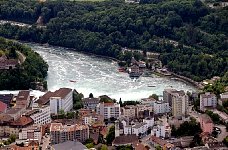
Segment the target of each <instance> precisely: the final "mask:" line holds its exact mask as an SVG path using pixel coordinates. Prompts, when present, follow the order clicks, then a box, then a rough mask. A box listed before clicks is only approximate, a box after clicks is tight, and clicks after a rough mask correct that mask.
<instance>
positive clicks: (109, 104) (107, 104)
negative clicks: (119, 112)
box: [104, 102, 114, 106]
mask: <svg viewBox="0 0 228 150" xmlns="http://www.w3.org/2000/svg"><path fill="white" fill-rule="evenodd" d="M112 105H114V103H111V102H110V103H104V106H112Z"/></svg>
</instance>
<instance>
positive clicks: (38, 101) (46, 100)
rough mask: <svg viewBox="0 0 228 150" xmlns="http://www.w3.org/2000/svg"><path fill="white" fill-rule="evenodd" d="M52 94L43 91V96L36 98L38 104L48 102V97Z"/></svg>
mask: <svg viewBox="0 0 228 150" xmlns="http://www.w3.org/2000/svg"><path fill="white" fill-rule="evenodd" d="M52 95H53V92H51V91H48V92H47V93H45V94H44V95H43V96H41V97H40V98H39V99H38V100H37V103H38V104H40V105H46V104H47V103H48V102H49V99H50V97H51V96H52Z"/></svg>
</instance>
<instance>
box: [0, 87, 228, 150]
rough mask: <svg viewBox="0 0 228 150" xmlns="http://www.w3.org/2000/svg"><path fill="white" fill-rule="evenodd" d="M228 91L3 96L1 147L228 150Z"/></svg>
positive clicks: (60, 91)
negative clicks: (127, 96)
mask: <svg viewBox="0 0 228 150" xmlns="http://www.w3.org/2000/svg"><path fill="white" fill-rule="evenodd" d="M227 100H228V93H223V94H221V95H220V97H219V98H218V97H217V96H216V95H215V94H213V93H209V92H206V93H189V92H187V93H186V92H184V91H183V90H181V91H178V90H175V89H165V90H164V91H163V96H162V97H159V96H157V95H156V94H152V95H151V96H150V97H148V98H143V99H141V100H139V101H124V100H122V99H120V100H119V101H118V102H117V101H116V100H114V99H112V98H110V97H108V96H106V95H102V96H99V97H97V98H96V97H94V96H93V94H92V93H91V94H90V95H88V97H84V96H83V95H82V94H81V93H78V92H77V91H76V90H74V89H70V88H60V89H58V90H56V91H54V92H51V91H48V92H46V93H45V94H44V95H42V96H39V97H37V96H36V95H35V94H32V91H29V90H21V91H19V92H18V93H17V94H1V95H0V112H1V113H0V124H1V125H0V136H1V143H0V146H1V149H10V148H11V149H18V150H23V149H42V150H45V149H55V150H62V149H77V150H81V149H91V150H95V149H102V148H103V149H121V148H129V149H135V150H149V149H156V150H159V149H161V150H162V149H163V150H166V149H169V150H181V149H184V150H202V149H203V150H204V149H205V150H207V149H208V150H209V149H219V150H223V149H227V147H226V146H225V144H224V143H225V142H227V135H228V132H227V123H228V115H227V114H226V113H224V112H222V111H220V110H219V109H218V108H219V107H223V106H224V107H227V106H226V105H227Z"/></svg>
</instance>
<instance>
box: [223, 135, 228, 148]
mask: <svg viewBox="0 0 228 150" xmlns="http://www.w3.org/2000/svg"><path fill="white" fill-rule="evenodd" d="M223 143H224V144H225V145H226V146H228V136H227V137H225V138H224V139H223Z"/></svg>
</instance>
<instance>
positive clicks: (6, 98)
mask: <svg viewBox="0 0 228 150" xmlns="http://www.w3.org/2000/svg"><path fill="white" fill-rule="evenodd" d="M13 97H14V96H13V94H0V102H2V103H4V104H6V105H7V108H9V107H10V104H11V103H12V101H13ZM0 111H1V110H0Z"/></svg>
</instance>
